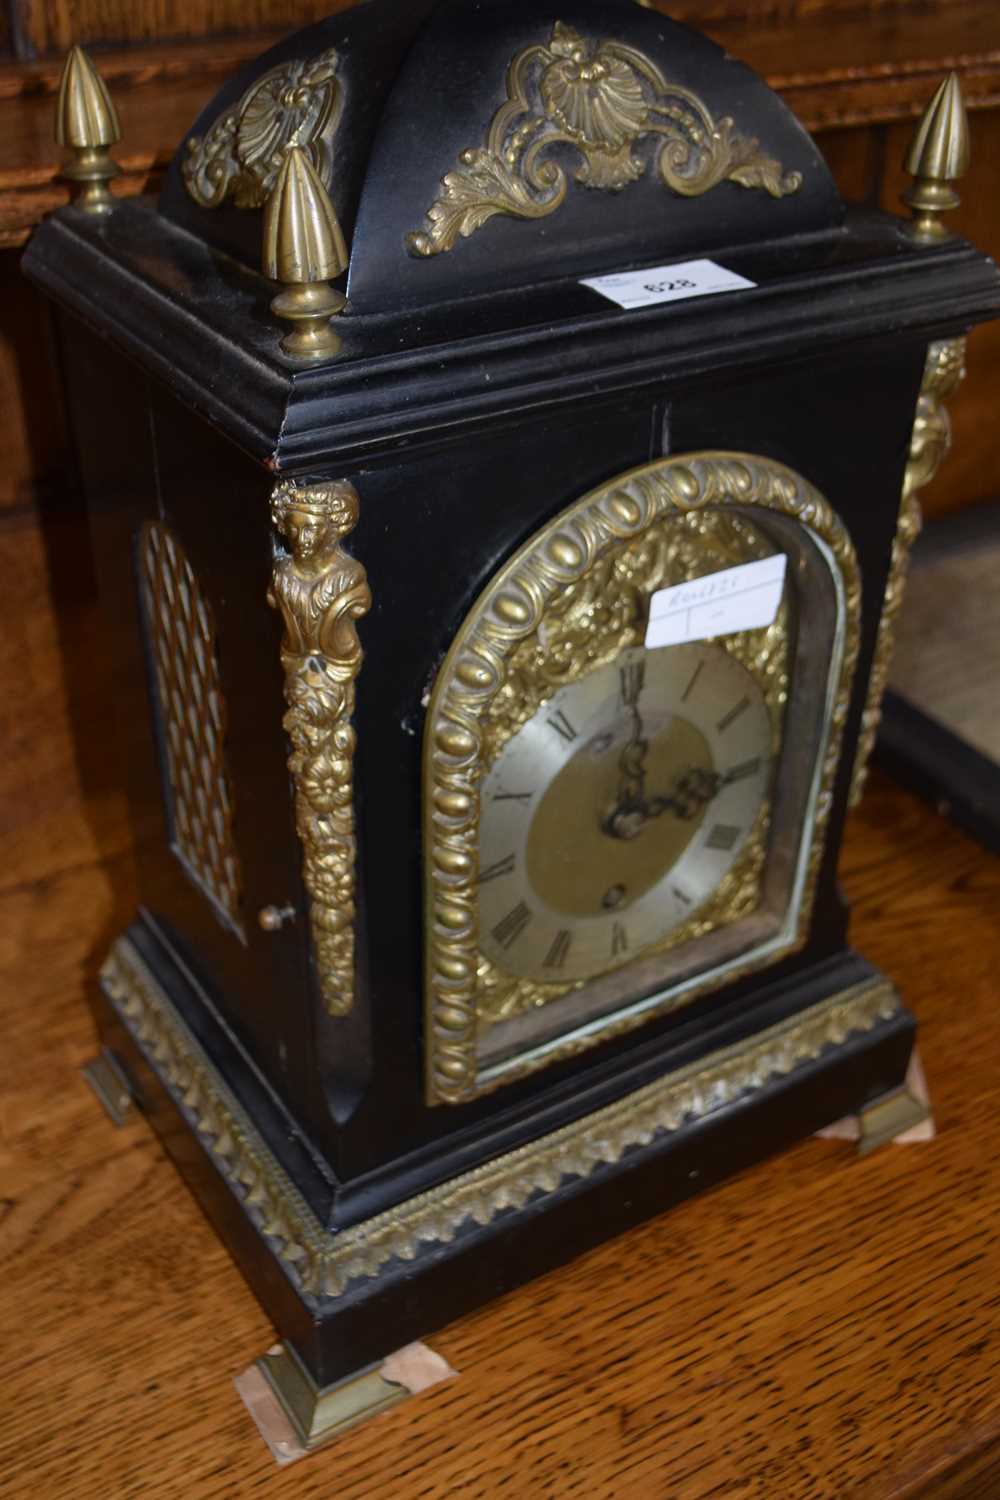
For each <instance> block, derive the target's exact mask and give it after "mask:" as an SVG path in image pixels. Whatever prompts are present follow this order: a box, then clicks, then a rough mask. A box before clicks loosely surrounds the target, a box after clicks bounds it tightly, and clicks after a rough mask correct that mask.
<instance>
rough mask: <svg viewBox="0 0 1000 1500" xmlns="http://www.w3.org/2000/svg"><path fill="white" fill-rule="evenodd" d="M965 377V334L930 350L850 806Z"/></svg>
mask: <svg viewBox="0 0 1000 1500" xmlns="http://www.w3.org/2000/svg"><path fill="white" fill-rule="evenodd" d="M964 378H965V339H941V340H940V341H939V342H937V343H934V344H931V345H930V347H929V348H928V350H927V360H926V363H925V365H924V377H923V381H922V382H921V386H920V395H919V396H918V397H917V410H916V415H915V417H914V419H913V432H912V435H911V437H910V457H909V461H908V463H907V465H906V474H905V477H904V479H903V494H902V498H901V500H900V506H899V520H898V523H897V526H896V535H895V537H894V538H893V543H892V556H891V558H890V562H889V577H888V579H887V581H886V586H885V598H884V599H883V601H882V614H881V617H880V619H879V626H878V636H877V637H876V641H875V655H874V657H873V658H872V669H871V675H870V676H869V679H868V696H867V699H866V700H865V711H864V715H863V717H862V720H861V735H860V738H859V740H858V748H857V753H856V755H855V759H854V774H853V776H852V778H851V795H850V801H851V806H852V807H856V806H857V804H858V803H859V802H860V801H861V798H862V796H863V794H864V789H865V780H866V778H867V776H868V762H869V760H870V759H871V753H872V750H873V749H874V748H875V739H876V736H877V735H878V726H879V723H880V721H881V718H882V699H883V697H884V696H885V690H886V686H887V685H888V682H889V668H890V667H891V666H892V652H893V647H894V645H895V638H896V621H897V618H898V616H899V611H900V608H901V606H902V603H903V595H904V593H905V591H906V579H907V575H908V574H909V570H910V552H911V550H912V548H913V544H914V542H915V541H916V540H917V537H918V536H919V535H920V531H921V528H922V526H923V516H922V515H921V511H920V498H919V497H920V491H921V490H922V489H924V488H925V486H927V485H928V484H930V482H931V480H932V479H933V478H934V476H935V474H936V473H937V471H938V469H939V468H940V466H941V464H942V463H943V461H944V459H945V458H946V457H947V455H948V450H949V449H950V448H951V418H950V417H949V416H948V411H947V408H946V407H945V402H946V401H947V400H948V398H949V397H950V396H953V395H954V394H955V392H956V391H957V390H958V387H959V386H960V385H961V383H962V381H963V380H964Z"/></svg>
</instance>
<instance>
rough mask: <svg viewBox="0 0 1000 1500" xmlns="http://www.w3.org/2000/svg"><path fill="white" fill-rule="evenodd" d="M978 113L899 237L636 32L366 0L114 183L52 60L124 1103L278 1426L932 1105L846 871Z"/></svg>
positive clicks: (930, 416) (980, 313) (627, 23)
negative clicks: (121, 915)
mask: <svg viewBox="0 0 1000 1500" xmlns="http://www.w3.org/2000/svg"><path fill="white" fill-rule="evenodd" d="M965 128H966V127H965V118H964V113H963V110H962V105H961V99H960V97H959V96H958V92H957V84H956V83H955V82H954V81H953V80H952V81H949V82H947V83H946V84H944V85H943V86H942V88H941V89H940V90H939V91H938V94H937V96H936V97H935V99H934V100H933V101H932V103H931V105H930V106H929V109H928V112H927V114H926V115H925V117H924V120H923V121H922V123H921V125H920V127H919V130H918V133H917V137H916V140H915V143H914V147H913V151H912V152H911V160H910V164H909V165H910V169H911V172H912V174H913V177H914V187H913V189H912V191H911V192H910V194H909V195H908V200H909V202H910V205H911V208H912V209H913V217H912V219H911V220H910V221H906V222H904V221H903V220H902V219H897V218H894V217H892V216H889V215H886V214H881V213H876V212H872V211H869V210H863V209H858V208H847V207H846V206H845V204H844V203H843V202H842V200H841V198H840V196H839V195H838V193H837V191H836V189H835V187H834V184H833V181H832V179H831V177H830V174H829V172H828V170H827V168H826V166H825V164H824V163H823V161H822V159H821V157H820V156H819V154H818V152H817V151H816V149H815V147H814V146H813V145H812V143H811V142H810V140H809V138H808V137H807V136H806V134H805V133H804V132H803V131H802V130H801V128H800V127H799V126H798V125H797V123H796V122H795V120H794V119H793V118H792V117H791V115H790V114H789V112H788V110H787V109H786V108H785V106H784V105H783V104H782V103H781V101H780V100H779V99H778V98H777V97H776V96H775V95H774V94H773V93H771V92H770V91H769V90H768V89H767V88H766V87H765V85H764V84H763V83H762V82H761V81H760V80H759V79H757V78H756V77H755V76H754V75H753V74H751V73H750V71H749V70H748V69H746V68H745V67H743V66H742V65H741V64H740V63H738V62H736V61H734V60H733V59H731V58H729V57H727V56H725V55H724V54H723V53H722V52H721V51H720V50H719V49H718V48H717V47H715V46H714V45H713V44H711V43H710V42H708V41H706V40H705V39H704V38H702V37H700V36H698V35H697V34H695V33H694V32H691V31H689V30H687V29H686V28H684V27H682V26H680V25H677V24H675V23H673V22H671V21H669V20H668V19H666V18H665V17H663V16H661V15H658V14H657V13H656V12H654V11H652V10H651V9H648V8H644V7H643V6H641V5H639V4H636V3H634V0H565V3H563V0H560V3H559V4H558V5H557V6H555V7H554V8H550V7H548V6H547V5H545V4H541V5H540V4H539V3H538V0H531V3H530V4H529V3H526V0H439V3H435V4H431V3H430V0H420V3H415V4H410V5H406V6H400V5H397V4H393V3H390V0H369V3H365V4H360V5H358V6H356V7H354V8H353V9H350V10H347V11H344V12H342V13H340V14H338V15H337V16H336V17H333V18H331V19H330V20H328V21H324V22H322V23H320V24H319V25H316V26H313V27H311V28H309V29H308V30H305V31H302V32H300V33H299V34H298V35H296V36H294V37H292V38H291V39H290V40H288V41H286V42H284V43H282V44H281V45H280V46H278V47H277V48H275V49H274V50H273V51H271V52H269V53H268V54H267V55H266V56H264V57H262V58H261V59H259V60H258V61H257V62H256V63H254V64H252V65H251V66H250V67H248V68H247V69H245V70H244V71H243V72H242V73H240V74H239V75H238V76H237V77H235V78H234V79H233V80H232V81H231V82H230V83H228V84H227V85H226V86H225V87H224V88H223V89H222V91H221V92H220V94H219V95H218V97H217V98H216V99H214V100H213V101H212V102H211V103H210V104H209V105H208V106H207V108H206V109H205V111H204V113H203V115H202V116H201V117H200V118H199V119H198V120H197V121H196V122H195V123H194V125H193V127H192V129H191V132H190V134H189V136H188V137H187V139H186V140H185V141H184V142H183V143H182V145H181V148H180V150H179V151H178V153H177V156H176V159H175V161H174V163H173V166H172V168H171V171H170V174H169V178H168V181H167V183H166V186H165V188H164V190H163V193H162V196H161V197H160V199H159V201H158V202H154V201H152V200H134V201H123V200H120V199H118V198H116V197H115V196H114V195H113V193H111V192H110V191H109V186H108V184H109V181H110V179H111V177H112V176H113V175H114V172H115V168H114V164H113V161H112V159H111V155H110V147H112V146H113V145H114V143H115V141H116V140H117V138H118V134H119V131H118V125H117V117H116V115H115V111H114V106H113V103H112V101H111V100H110V98H109V96H108V94H107V92H106V90H105V89H104V87H103V84H102V83H101V81H100V79H99V77H98V75H97V74H96V72H95V71H94V69H93V67H92V65H91V64H90V63H89V61H88V59H87V58H86V57H85V55H84V54H82V53H80V52H79V51H74V52H73V54H71V57H70V59H69V62H68V64H67V68H66V72H65V75H64V79H63V87H62V92H61V95H60V103H59V129H60V139H61V140H63V141H64V143H65V144H66V145H67V147H69V148H70V151H71V153H72V155H71V159H70V164H69V166H68V168H67V173H68V175H69V176H70V178H71V180H72V181H73V183H74V184H75V188H76V197H75V200H74V202H73V203H72V204H71V205H70V206H69V207H68V208H66V209H64V210H61V211H59V212H58V213H56V214H55V215H54V216H53V217H52V218H51V219H50V220H49V221H48V222H47V223H46V224H45V225H44V226H43V227H42V229H41V230H40V231H39V232H38V234H37V235H36V236H35V239H34V241H33V243H32V245H31V247H30V249H29V251H28V253H27V257H26V268H27V271H28V274H29V275H30V276H31V277H33V278H34V279H35V280H36V281H37V282H38V283H39V284H40V285H41V286H42V287H43V288H44V289H45V290H46V291H47V292H48V293H49V294H50V296H51V298H52V299H53V302H54V304H55V310H56V328H57V335H58V341H59V350H60V359H61V363H62V368H63V371H64V374H65V380H66V386H67V391H68V398H69V402H70V407H71V411H72V415H73V421H74V424H75V431H76V437H77V442H78V447H79V456H80V464H81V468H82V472H83V476H84V482H85V486H86V490H87V493H88V497H89V504H90V509H91V515H92V520H93V535H94V546H95V554H96V557H97V563H98V569H99V575H100V578H101V587H102V592H103V594H104V597H105V600H106V604H107V610H108V616H109V622H110V640H111V641H112V643H113V671H114V678H115V683H116V688H117V694H118V699H119V705H120V719H119V724H118V735H119V738H120V741H121V743H122V745H123V747H124V751H125V756H126V758H127V765H128V775H129V779H130V785H131V799H132V809H133V819H134V828H135V840H136V847H137V858H138V867H139V876H140V887H141V889H140V900H141V905H140V907H139V910H138V912H137V914H136V918H135V922H134V924H133V925H132V926H131V927H130V928H129V930H128V931H127V932H126V933H124V934H123V935H122V936H121V937H120V938H119V939H118V940H117V942H115V944H114V946H113V947H112V949H111V952H110V954H109V955H108V958H107V962H106V964H105V966H104V970H103V974H102V1000H101V1005H100V1016H101V1019H100V1026H101V1036H102V1043H103V1048H104V1051H103V1062H102V1065H101V1069H100V1071H101V1072H102V1074H103V1076H104V1079H105V1082H106V1085H107V1086H108V1087H109V1088H110V1089H111V1090H112V1091H113V1092H114V1091H117V1092H118V1093H119V1094H122V1095H124V1096H127V1097H130V1098H132V1099H134V1100H135V1101H136V1102H137V1104H138V1105H139V1106H140V1107H141V1108H142V1109H143V1110H145V1111H146V1112H148V1114H149V1117H150V1119H151V1120H152V1122H153V1124H154V1126H155V1127H156V1128H157V1130H158V1131H159V1132H160V1133H161V1135H162V1136H163V1139H164V1141H165V1143H166V1145H167V1148H168V1150H170V1152H171V1153H172V1154H173V1155H174V1156H175V1157H176V1159H177V1161H178V1164H179V1165H180V1167H181V1169H182V1171H183V1172H184V1174H185V1176H186V1177H187V1178H188V1180H189V1181H190V1183H191V1185H192V1187H193V1188H194V1191H195V1192H196V1194H197V1195H198V1196H199V1198H200V1199H201V1201H202V1203H203V1205H204V1207H205V1209H206V1210H207V1212H208V1213H209V1215H210V1216H211V1218H212V1219H213V1221H214V1222H215V1224H216V1225H217V1227H218V1229H219V1232H220V1233H221V1235H222V1236H223V1238H224V1239H225V1241H226V1243H227V1245H228V1246H229V1247H230V1249H231V1251H232V1253H233V1255H234V1256H235V1258H236V1260H237V1261H238V1263H239V1264H240V1266H241V1267H242V1269H243V1271H244V1272H245V1274H246V1276H247V1278H248V1279H249V1281H250V1283H251V1285H252V1286H253V1288H254V1289H255V1291H256V1292H257V1294H258V1296H259V1297H260V1298H261V1300H262V1302H263V1303H264V1305H265V1306H266V1308H267V1310H268V1312H269V1313H270V1315H271V1317H272V1318H273V1320H274V1322H275V1323H276V1325H277V1326H278V1329H279V1331H280V1334H281V1336H282V1338H283V1340H284V1349H285V1352H284V1354H283V1355H282V1356H281V1357H280V1359H278V1360H277V1362H275V1361H274V1360H272V1361H271V1362H270V1364H269V1365H268V1366H267V1373H268V1376H269V1378H270V1379H271V1380H272V1381H273V1383H274V1385H275V1388H276V1390H277V1391H278V1394H279V1395H280V1396H281V1397H282V1399H283V1400H284V1401H285V1403H286V1405H287V1406H288V1407H289V1408H290V1409H291V1411H292V1413H293V1416H294V1418H295V1420H296V1421H297V1422H298V1424H299V1429H300V1435H301V1436H302V1438H303V1441H305V1442H307V1443H311V1442H316V1441H319V1440H320V1439H321V1438H322V1437H323V1436H324V1434H325V1433H326V1432H327V1431H328V1430H329V1427H330V1424H331V1421H332V1420H333V1419H332V1418H331V1417H330V1415H329V1413H330V1410H331V1409H332V1408H331V1405H330V1399H328V1398H330V1393H331V1392H334V1393H337V1392H341V1391H343V1390H356V1388H357V1384H358V1381H359V1380H360V1381H361V1382H362V1383H363V1382H364V1381H365V1380H368V1379H369V1378H370V1377H369V1376H368V1375H367V1374H365V1372H366V1371H370V1370H371V1369H372V1368H374V1367H375V1366H377V1364H378V1362H379V1361H380V1360H381V1359H382V1358H383V1357H384V1356H385V1355H387V1354H388V1353H389V1352H390V1351H392V1350H393V1349H395V1348H397V1347H398V1346H399V1345H401V1344H402V1343H405V1342H406V1341H407V1340H410V1339H413V1338H417V1337H420V1336H422V1335H425V1334H427V1333H429V1332H432V1331H433V1330H434V1329H435V1328H436V1327H439V1326H440V1325H441V1324H442V1323H444V1322H446V1321H448V1320H450V1319H453V1318H455V1317H457V1316H458V1315H459V1314H461V1313H463V1312H465V1311H466V1310H468V1309H470V1308H473V1307H475V1306H477V1305H478V1304H480V1303H482V1302H483V1301H485V1300H486V1299H488V1298H490V1297H492V1296H495V1295H497V1294H498V1293H499V1292H500V1291H502V1290H503V1289H505V1288H510V1287H513V1286H515V1285H517V1284H519V1283H521V1282H523V1281H524V1280H526V1279H528V1278H529V1277H532V1276H535V1275H537V1274H539V1273H541V1272H543V1271H544V1270H546V1269H548V1268H550V1267H552V1266H554V1265H556V1264H558V1263H559V1262H561V1261H563V1260H565V1259H566V1258H568V1257H569V1256H571V1255H574V1254H577V1253H578V1252H580V1251H582V1250H584V1249H585V1248H587V1247H588V1246H590V1245H593V1244H595V1243H596V1242H598V1241H600V1240H602V1239H605V1238H607V1237H608V1236H610V1235H613V1234H616V1233H618V1232H620V1231H621V1230H623V1229H625V1228H626V1227H627V1226H629V1225H631V1224H633V1223H635V1222H637V1221H639V1220H640V1219H642V1218H643V1217H646V1216H648V1215H650V1214H653V1213H656V1212H659V1211H661V1210H663V1209H665V1208H667V1207H668V1206H670V1205H672V1204H674V1203H676V1202H678V1201H679V1200H681V1199H683V1198H684V1197H685V1196H687V1195H688V1194H690V1193H691V1192H693V1191H695V1190H696V1189H697V1188H698V1187H700V1186H703V1185H706V1184H709V1183H712V1182H714V1181H717V1180H718V1179H720V1178H721V1177H723V1176H724V1175H725V1174H727V1173H730V1172H733V1171H735V1170H737V1169H738V1168H740V1167H741V1166H743V1165H744V1164H748V1163H750V1162H753V1161H756V1160H758V1159H760V1158H762V1157H763V1156H765V1155H766V1154H768V1153H771V1152H773V1151H775V1150H776V1149H777V1148H779V1147H780V1146H781V1145H783V1144H784V1143H786V1142H789V1141H791V1140H794V1139H796V1138H797V1137H800V1136H802V1135H804V1134H806V1133H809V1132H812V1131H815V1130H816V1129H818V1128H819V1127H821V1126H823V1125H826V1124H828V1123H829V1122H831V1121H832V1120H834V1119H836V1118H838V1117H839V1116H842V1115H844V1114H848V1113H852V1112H853V1113H861V1114H862V1117H863V1120H864V1122H865V1127H866V1131H867V1135H868V1137H869V1139H870V1140H877V1139H878V1138H879V1136H880V1135H882V1136H886V1137H887V1136H889V1135H891V1134H892V1133H893V1131H894V1130H895V1129H897V1128H899V1127H901V1126H902V1124H904V1123H906V1122H907V1121H908V1119H909V1118H910V1117H911V1115H912V1112H913V1110H914V1109H915V1108H916V1105H915V1102H914V1101H913V1100H912V1099H911V1098H910V1096H909V1095H908V1094H907V1092H906V1089H905V1086H904V1080H905V1077H906V1072H907V1065H908V1060H909V1057H910V1052H911V1048H912V1043H913V1031H914V1023H913V1020H912V1018H911V1017H910V1015H909V1014H908V1013H907V1011H906V1010H905V1009H904V1008H903V1005H902V1003H901V1001H900V998H899V997H898V995H897V993H896V991H895V990H894V988H893V986H892V983H891V980H890V979H888V978H887V977H885V976H884V975H882V974H880V973H878V972H877V971H876V970H875V969H873V968H872V966H871V965H870V964H869V963H867V962H866V961H865V960H864V959H863V958H862V957H860V956H859V955H858V954H856V953H855V952H854V951H853V950H852V949H851V947H850V946H849V943H848V940H847V912H846V910H845V907H844V904H843V901H842V899H841V896H840V894H839V891H838V888H837V883H836V877H835V870H836V861H837V854H838V848H839V845H840V841H841V833H842V828H843V822H844V815H845V809H846V807H847V805H848V800H849V796H850V794H851V789H852V784H853V786H854V787H855V789H857V787H858V786H859V785H860V782H861V779H862V778H863V775H864V764H865V760H866V758H867V754H868V750H869V748H870V744H871V739H872V736H873V733H874V727H875V724H876V722H877V716H878V703H879V697H880V694H881V690H882V686H883V683H884V679H885V673H886V665H887V660H888V652H889V648H890V641H891V627H892V619H893V615H894V612H895V610H896V608H897V607H898V602H899V594H900V591H901V588H902V581H903V576H904V573H905V566H906V553H907V550H908V545H909V542H910V540H911V539H912V535H913V533H914V531H915V529H916V525H917V513H916V510H915V506H916V500H915V496H916V492H917V490H918V489H919V486H920V485H921V484H922V483H924V482H926V479H927V478H928V476H929V474H930V472H932V471H933V467H934V465H935V464H936V462H937V459H938V458H939V457H940V455H941V452H942V451H943V449H944V447H945V446H946V442H947V417H946V415H945V413H944V409H943V405H942V402H943V398H944V396H945V395H946V394H947V393H948V391H949V390H950V388H951V387H952V386H953V385H954V384H955V383H956V381H957V379H958V377H959V375H960V373H961V365H962V360H961V349H962V345H961V340H962V338H963V335H964V333H965V332H966V330H967V329H968V328H969V327H970V326H971V325H973V324H974V323H976V322H977V321H982V320H984V319H986V318H990V317H993V316H995V315H996V313H997V311H998V310H1000V278H998V275H997V272H996V269H995V268H994V266H993V265H992V263H991V262H990V261H988V260H987V259H986V258H985V257H984V256H982V255H981V254H979V253H978V252H977V251H976V250H974V249H973V248H972V247H971V246H970V245H968V244H966V243H965V242H964V241H962V240H959V239H957V238H954V237H952V236H951V235H950V234H949V233H948V231H947V229H946V228H945V227H944V226H943V224H942V214H943V213H944V211H945V210H946V209H947V208H949V207H952V206H954V204H955V203H956V202H957V197H956V195H955V192H954V189H953V187H952V186H951V183H952V180H953V179H954V178H956V177H957V176H958V175H959V174H960V172H961V170H962V168H963V166H964V160H965V155H966V152H967V142H966V135H965ZM262 266H263V274H262V270H261V267H262ZM331 283H337V285H336V286H333V285H331ZM109 409H112V410H114V411H115V413H116V420H115V424H114V432H113V435H111V436H109V434H108V424H107V421H106V414H107V412H108V410H109ZM915 423H916V425H915ZM901 497H903V498H902V502H901ZM359 1372H360V1373H359ZM376 1383H378V1382H377V1377H376ZM382 1384H383V1385H384V1382H383V1383H382ZM378 1399H380V1400H381V1399H384V1391H382V1392H381V1394H380V1395H379V1398H378ZM362 1404H363V1402H362ZM335 1407H336V1402H334V1408H335Z"/></svg>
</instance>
